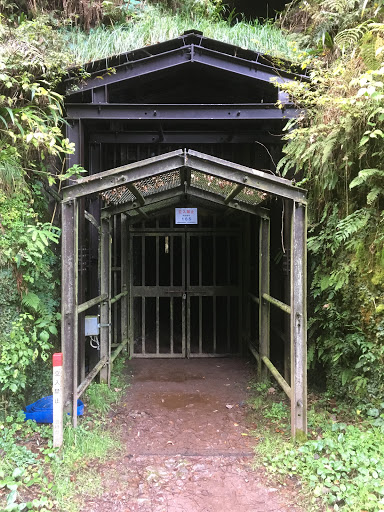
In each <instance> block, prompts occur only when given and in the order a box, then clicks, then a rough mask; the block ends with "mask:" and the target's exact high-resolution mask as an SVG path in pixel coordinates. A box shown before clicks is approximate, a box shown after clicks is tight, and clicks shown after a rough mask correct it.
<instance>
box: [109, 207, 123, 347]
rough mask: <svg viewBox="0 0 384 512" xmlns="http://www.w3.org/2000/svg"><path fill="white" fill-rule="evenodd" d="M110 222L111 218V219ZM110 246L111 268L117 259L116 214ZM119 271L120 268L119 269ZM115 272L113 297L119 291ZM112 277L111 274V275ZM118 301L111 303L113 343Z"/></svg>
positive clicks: (116, 265) (116, 264) (114, 272)
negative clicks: (111, 253)
mask: <svg viewBox="0 0 384 512" xmlns="http://www.w3.org/2000/svg"><path fill="white" fill-rule="evenodd" d="M111 222H112V219H111ZM111 231H112V248H113V259H112V262H111V269H112V267H116V268H117V267H118V259H117V215H114V216H113V228H112V230H111ZM120 272H121V270H120ZM117 274H118V272H117V271H116V270H115V271H113V274H112V275H113V285H112V287H111V297H114V296H115V295H117V294H118V293H120V290H118V286H117V283H118V281H117ZM111 277H112V276H111ZM118 307H119V306H118V303H117V302H115V303H114V304H113V323H112V326H111V328H112V335H113V343H117V342H118V339H117V319H118V314H117V313H118Z"/></svg>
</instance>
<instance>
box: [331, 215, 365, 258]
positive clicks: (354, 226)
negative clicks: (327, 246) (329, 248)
mask: <svg viewBox="0 0 384 512" xmlns="http://www.w3.org/2000/svg"><path fill="white" fill-rule="evenodd" d="M370 216H371V213H370V211H369V210H366V209H365V208H362V209H361V210H356V211H355V212H353V213H351V214H350V215H348V217H345V219H342V220H341V221H340V222H339V223H338V225H337V227H336V233H335V235H334V241H335V249H337V248H338V247H339V246H340V244H341V243H342V242H345V241H346V240H348V239H349V238H350V237H351V236H352V235H354V234H356V233H357V232H358V231H361V230H362V229H363V228H364V227H365V226H366V225H367V223H368V221H369V219H370Z"/></svg>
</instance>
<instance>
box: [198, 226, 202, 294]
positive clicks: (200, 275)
mask: <svg viewBox="0 0 384 512" xmlns="http://www.w3.org/2000/svg"><path fill="white" fill-rule="evenodd" d="M202 238H203V236H202V235H199V236H198V240H199V286H202V282H203V249H202Z"/></svg>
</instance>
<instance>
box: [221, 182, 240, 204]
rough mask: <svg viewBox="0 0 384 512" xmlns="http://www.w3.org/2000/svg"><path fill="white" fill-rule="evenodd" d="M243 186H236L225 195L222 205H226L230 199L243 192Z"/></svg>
mask: <svg viewBox="0 0 384 512" xmlns="http://www.w3.org/2000/svg"><path fill="white" fill-rule="evenodd" d="M244 187H245V185H236V187H234V188H233V189H232V190H231V192H230V193H229V194H228V195H227V197H226V198H225V199H224V203H225V204H228V203H229V202H230V201H231V200H232V199H234V198H235V197H236V196H237V195H238V194H240V192H241V191H242V190H243V188H244Z"/></svg>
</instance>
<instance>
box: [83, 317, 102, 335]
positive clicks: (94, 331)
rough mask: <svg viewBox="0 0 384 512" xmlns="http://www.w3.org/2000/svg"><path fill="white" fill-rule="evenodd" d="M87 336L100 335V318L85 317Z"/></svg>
mask: <svg viewBox="0 0 384 512" xmlns="http://www.w3.org/2000/svg"><path fill="white" fill-rule="evenodd" d="M85 335H86V336H98V335H99V318H98V316H86V317H85Z"/></svg>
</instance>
